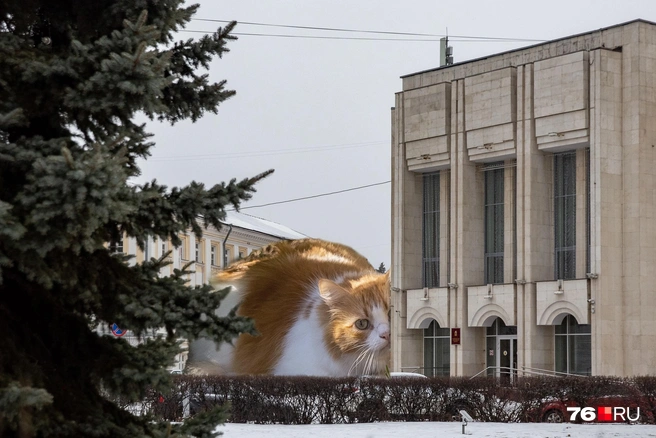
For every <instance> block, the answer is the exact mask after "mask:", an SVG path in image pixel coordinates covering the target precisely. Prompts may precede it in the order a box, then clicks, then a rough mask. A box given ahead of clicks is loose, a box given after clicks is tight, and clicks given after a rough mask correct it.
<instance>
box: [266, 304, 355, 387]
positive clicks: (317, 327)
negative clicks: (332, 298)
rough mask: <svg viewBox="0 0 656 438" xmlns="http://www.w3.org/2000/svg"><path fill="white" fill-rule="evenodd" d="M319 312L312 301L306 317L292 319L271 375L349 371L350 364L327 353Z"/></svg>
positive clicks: (341, 373) (337, 374)
mask: <svg viewBox="0 0 656 438" xmlns="http://www.w3.org/2000/svg"><path fill="white" fill-rule="evenodd" d="M317 303H318V300H317ZM318 312H319V311H318V309H317V306H316V303H315V306H314V308H313V310H312V312H310V316H309V317H307V318H305V317H300V318H299V319H298V320H296V321H295V322H294V324H293V325H292V327H291V329H290V330H289V332H287V335H286V336H285V339H284V341H283V345H282V354H281V356H280V359H279V360H278V363H277V365H276V366H275V367H274V369H273V373H272V374H278V375H308V376H344V375H347V374H349V368H350V365H351V364H349V363H347V362H346V361H345V360H341V361H337V360H335V358H334V357H333V356H332V355H331V354H330V353H329V352H328V348H327V346H326V343H325V339H324V331H325V328H324V327H323V326H322V324H321V319H320V318H319V313H318ZM351 363H352V361H351Z"/></svg>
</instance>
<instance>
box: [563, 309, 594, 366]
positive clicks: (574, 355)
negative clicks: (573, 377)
mask: <svg viewBox="0 0 656 438" xmlns="http://www.w3.org/2000/svg"><path fill="white" fill-rule="evenodd" d="M555 331H556V351H555V355H556V357H555V359H556V371H558V372H560V373H567V374H581V375H584V376H589V375H590V374H591V372H592V348H591V347H592V339H591V335H590V324H579V323H578V322H577V321H576V318H574V317H573V316H572V315H567V316H566V317H565V318H564V319H563V322H562V323H560V324H559V325H557V326H556V330H555Z"/></svg>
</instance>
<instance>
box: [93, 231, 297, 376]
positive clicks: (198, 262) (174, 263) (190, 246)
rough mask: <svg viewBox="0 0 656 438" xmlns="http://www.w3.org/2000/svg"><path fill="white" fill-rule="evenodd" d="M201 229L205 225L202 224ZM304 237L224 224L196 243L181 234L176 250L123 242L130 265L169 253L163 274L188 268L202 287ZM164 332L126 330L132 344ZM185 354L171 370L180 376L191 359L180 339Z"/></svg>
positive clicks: (157, 243)
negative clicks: (244, 260) (244, 261)
mask: <svg viewBox="0 0 656 438" xmlns="http://www.w3.org/2000/svg"><path fill="white" fill-rule="evenodd" d="M201 226H202V225H201ZM299 237H302V235H300V234H298V233H292V234H290V235H289V236H283V237H278V236H273V235H268V234H264V233H262V232H259V231H256V230H251V229H246V228H242V227H236V226H232V227H231V226H230V225H224V226H223V227H222V228H221V229H216V228H215V227H213V226H209V227H203V236H202V238H201V239H200V240H197V238H196V236H195V235H194V234H193V232H191V230H188V231H187V232H185V233H183V234H181V235H180V239H181V241H182V244H181V245H180V246H178V247H173V245H172V244H171V242H170V240H162V239H159V238H152V237H149V238H148V240H147V242H146V244H145V246H144V248H143V249H141V248H139V247H138V245H137V242H136V239H134V238H129V237H125V238H124V239H123V252H125V253H126V254H129V255H133V256H134V258H132V259H131V260H130V263H131V264H133V265H134V264H135V263H143V262H144V260H147V259H150V258H152V257H155V258H160V257H162V256H163V255H165V254H167V253H169V255H168V256H167V260H169V261H170V262H171V263H170V265H168V266H165V267H164V268H162V269H161V271H160V275H162V276H168V275H171V274H172V273H173V270H174V269H181V268H182V267H184V266H186V265H188V266H187V270H189V271H191V272H190V273H189V274H187V276H186V277H187V278H188V279H189V285H190V286H197V285H203V284H207V283H209V282H210V280H211V278H212V276H213V275H214V274H216V273H218V271H220V270H221V269H223V268H225V266H227V265H229V264H230V263H232V262H233V261H235V260H237V259H239V258H241V257H246V256H248V255H249V254H250V253H251V252H252V251H254V250H257V249H260V248H262V247H264V246H266V245H269V244H271V243H275V242H278V241H280V240H283V239H285V238H299ZM197 242H198V243H199V254H198V258H196V243H197ZM213 246H214V247H215V248H216V257H215V260H214V261H215V263H214V264H213V263H212V256H211V254H212V247H213ZM224 250H227V251H228V256H227V263H226V260H224V257H223V251H224ZM98 332H99V333H100V334H102V335H106V336H111V335H112V331H111V329H110V327H107V326H102V327H99V329H98ZM165 335H166V333H165V331H164V330H163V329H161V330H157V331H154V332H153V333H148V334H146V335H143V336H141V337H137V336H136V335H135V334H134V333H133V332H132V331H130V330H127V331H126V333H125V334H124V336H125V339H126V340H127V341H128V342H129V343H130V345H138V344H139V343H141V342H143V341H144V340H145V339H147V338H149V337H152V336H165ZM181 342H182V344H181V346H182V349H183V351H182V352H181V353H180V354H178V355H177V356H176V357H175V360H174V363H173V365H171V366H170V367H169V370H170V371H171V372H173V373H181V372H182V371H183V370H184V368H185V365H186V362H187V358H188V342H187V340H186V339H181Z"/></svg>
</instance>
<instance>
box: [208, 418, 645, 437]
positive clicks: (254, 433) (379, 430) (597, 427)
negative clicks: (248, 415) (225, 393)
mask: <svg viewBox="0 0 656 438" xmlns="http://www.w3.org/2000/svg"><path fill="white" fill-rule="evenodd" d="M219 430H220V431H221V432H223V436H224V437H225V438H232V437H239V438H250V437H284V438H308V437H309V438H341V437H348V438H405V437H410V438H420V437H421V438H423V437H439V438H442V437H445V438H447V437H454V438H455V437H462V436H463V435H462V425H461V423H457V422H451V423H432V422H422V423H364V424H334V425H327V424H310V425H302V426H299V425H291V426H290V425H277V424H269V425H260V424H234V423H228V424H226V425H225V426H220V427H219ZM466 432H467V435H469V436H472V437H481V438H490V437H494V438H502V437H512V438H579V437H580V438H610V437H622V438H625V437H626V438H628V437H631V438H633V437H656V426H654V425H643V424H641V425H629V424H568V423H562V424H548V423H510V424H507V423H476V422H474V423H469V424H468V425H467V428H466Z"/></svg>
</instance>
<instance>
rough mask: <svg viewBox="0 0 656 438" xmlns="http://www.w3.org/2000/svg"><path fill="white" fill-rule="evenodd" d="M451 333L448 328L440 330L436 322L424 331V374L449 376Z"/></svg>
mask: <svg viewBox="0 0 656 438" xmlns="http://www.w3.org/2000/svg"><path fill="white" fill-rule="evenodd" d="M450 351H451V333H450V330H449V329H448V328H440V325H439V324H438V323H437V321H433V322H431V323H430V325H429V326H428V328H427V329H424V374H425V375H427V376H429V377H432V376H448V375H449V374H450V371H451V369H450V361H451V357H450Z"/></svg>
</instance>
